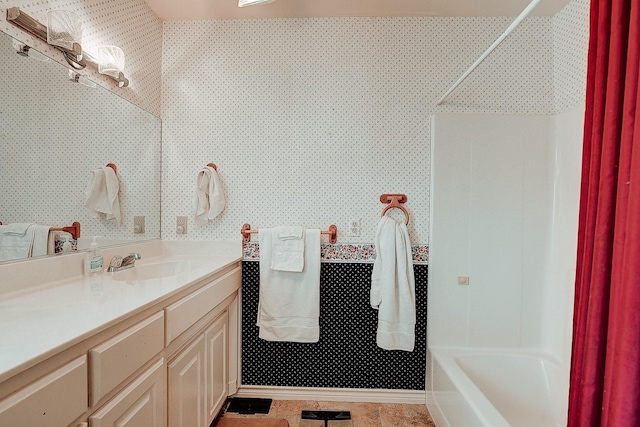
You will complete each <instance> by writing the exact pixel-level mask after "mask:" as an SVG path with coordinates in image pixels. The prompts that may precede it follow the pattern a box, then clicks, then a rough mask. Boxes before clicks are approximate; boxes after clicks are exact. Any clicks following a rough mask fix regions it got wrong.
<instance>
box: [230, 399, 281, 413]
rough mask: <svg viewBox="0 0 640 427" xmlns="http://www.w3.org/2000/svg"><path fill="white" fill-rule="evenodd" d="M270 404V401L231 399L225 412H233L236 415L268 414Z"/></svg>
mask: <svg viewBox="0 0 640 427" xmlns="http://www.w3.org/2000/svg"><path fill="white" fill-rule="evenodd" d="M271 402H272V400H271V399H254V398H250V397H233V398H231V402H230V403H229V406H228V407H227V412H235V413H238V414H268V413H269V410H270V409H271Z"/></svg>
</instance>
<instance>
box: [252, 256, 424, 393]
mask: <svg viewBox="0 0 640 427" xmlns="http://www.w3.org/2000/svg"><path fill="white" fill-rule="evenodd" d="M372 269H373V266H372V265H371V264H327V263H323V264H322V266H321V270H320V319H319V322H320V338H319V340H318V342H316V343H296V342H273V341H265V340H263V339H260V338H259V337H258V332H259V331H258V327H257V326H256V316H257V313H258V300H259V281H260V279H259V275H260V274H259V272H260V271H259V270H260V268H259V263H257V262H243V263H242V384H244V385H261V386H283V387H331V388H334V387H335V388H357V389H396V390H398V389H399V390H424V388H425V382H424V378H425V368H426V366H425V365H426V363H425V362H426V359H425V354H426V351H427V337H426V333H425V332H426V330H427V276H428V267H427V266H426V265H416V266H414V268H413V270H414V274H415V279H416V295H415V297H416V298H415V302H416V326H415V333H416V341H415V348H414V350H413V351H411V352H408V351H399V350H392V351H389V350H383V349H381V348H380V347H378V346H377V345H376V331H377V328H378V311H377V310H374V309H373V308H371V304H370V300H369V291H370V289H371V272H372Z"/></svg>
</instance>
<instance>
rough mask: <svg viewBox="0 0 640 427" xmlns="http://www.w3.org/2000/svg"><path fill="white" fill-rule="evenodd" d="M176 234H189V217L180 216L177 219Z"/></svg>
mask: <svg viewBox="0 0 640 427" xmlns="http://www.w3.org/2000/svg"><path fill="white" fill-rule="evenodd" d="M176 234H182V235H184V234H187V217H186V216H178V217H176Z"/></svg>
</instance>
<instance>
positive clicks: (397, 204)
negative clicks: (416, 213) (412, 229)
mask: <svg viewBox="0 0 640 427" xmlns="http://www.w3.org/2000/svg"><path fill="white" fill-rule="evenodd" d="M406 201H407V196H406V195H405V194H383V195H382V196H380V202H382V203H388V204H389V206H387V207H386V208H384V209H383V211H382V215H380V217H383V216H384V214H385V213H387V211H388V210H389V209H392V208H398V209H400V210H401V211H402V212H404V217H405V220H404V223H405V225H406V224H409V212H407V210H406V209H405V207H404V206H402V205H401V203H405V202H406Z"/></svg>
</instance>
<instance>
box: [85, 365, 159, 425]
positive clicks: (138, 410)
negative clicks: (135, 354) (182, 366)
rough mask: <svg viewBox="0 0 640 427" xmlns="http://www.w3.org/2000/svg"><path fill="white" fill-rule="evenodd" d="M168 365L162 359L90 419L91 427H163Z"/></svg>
mask: <svg viewBox="0 0 640 427" xmlns="http://www.w3.org/2000/svg"><path fill="white" fill-rule="evenodd" d="M165 371H166V366H165V364H164V359H160V360H159V361H157V362H156V363H155V364H154V365H153V366H151V367H150V368H149V369H147V370H146V371H145V372H144V373H143V374H142V375H140V376H139V377H138V378H136V379H135V380H134V381H133V382H132V383H131V384H130V385H129V386H128V387H127V388H125V389H124V390H122V391H121V392H120V393H119V394H117V395H116V396H115V397H114V398H113V399H111V400H110V401H109V403H107V404H106V405H105V406H104V407H102V408H101V409H100V410H99V411H98V412H96V413H95V414H93V415H92V416H91V417H90V418H89V425H90V427H163V426H165V425H166V422H165V407H166V393H165V383H166V377H165Z"/></svg>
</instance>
